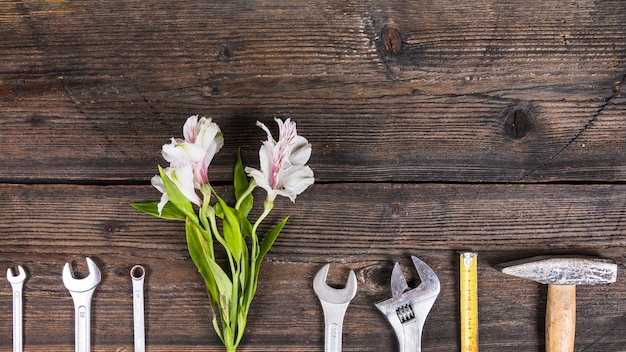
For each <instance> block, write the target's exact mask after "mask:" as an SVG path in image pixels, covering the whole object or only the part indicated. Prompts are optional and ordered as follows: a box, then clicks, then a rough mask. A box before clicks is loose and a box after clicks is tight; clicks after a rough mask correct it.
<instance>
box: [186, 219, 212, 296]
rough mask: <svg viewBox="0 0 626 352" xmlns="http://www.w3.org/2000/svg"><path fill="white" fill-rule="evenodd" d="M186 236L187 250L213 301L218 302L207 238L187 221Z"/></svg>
mask: <svg viewBox="0 0 626 352" xmlns="http://www.w3.org/2000/svg"><path fill="white" fill-rule="evenodd" d="M185 234H186V236H187V249H188V250H189V254H190V255H191V259H192V260H193V262H194V264H195V265H196V268H198V272H200V275H202V278H203V279H204V282H205V285H206V288H207V291H209V294H210V295H211V298H212V300H213V301H214V302H217V301H218V300H219V292H218V290H217V285H216V283H215V278H214V275H213V273H212V272H211V267H210V265H209V260H212V256H211V254H210V251H209V249H208V245H207V243H206V240H205V236H204V235H203V234H202V230H201V229H200V228H198V226H196V225H195V224H193V223H192V222H191V221H186V223H185Z"/></svg>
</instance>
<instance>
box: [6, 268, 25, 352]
mask: <svg viewBox="0 0 626 352" xmlns="http://www.w3.org/2000/svg"><path fill="white" fill-rule="evenodd" d="M17 271H18V274H17V276H13V271H12V270H11V268H9V269H7V280H9V282H10V283H11V291H13V352H22V349H23V347H24V345H23V344H24V341H23V338H22V326H23V324H24V320H23V317H22V288H23V287H24V280H26V272H25V271H24V268H22V267H21V266H18V267H17Z"/></svg>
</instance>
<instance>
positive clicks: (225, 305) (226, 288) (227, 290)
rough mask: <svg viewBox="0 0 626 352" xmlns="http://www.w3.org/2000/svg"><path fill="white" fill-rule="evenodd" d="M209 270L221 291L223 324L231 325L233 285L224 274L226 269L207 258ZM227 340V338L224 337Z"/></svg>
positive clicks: (220, 306) (220, 305)
mask: <svg viewBox="0 0 626 352" xmlns="http://www.w3.org/2000/svg"><path fill="white" fill-rule="evenodd" d="M207 263H208V265H209V269H210V270H211V273H212V274H213V278H214V279H215V284H216V285H217V290H218V291H219V301H218V302H219V303H218V308H219V310H220V312H221V314H222V318H223V321H222V324H223V325H228V324H229V323H230V312H229V308H230V305H231V302H232V292H233V283H232V282H231V281H230V279H229V278H228V275H226V273H225V272H224V269H222V267H220V266H219V264H217V263H216V262H215V261H214V260H212V259H208V258H207ZM224 337H225V338H226V336H224Z"/></svg>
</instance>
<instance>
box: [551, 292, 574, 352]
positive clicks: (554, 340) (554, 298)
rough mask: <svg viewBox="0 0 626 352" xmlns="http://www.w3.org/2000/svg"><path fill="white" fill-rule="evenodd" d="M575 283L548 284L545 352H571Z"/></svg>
mask: <svg viewBox="0 0 626 352" xmlns="http://www.w3.org/2000/svg"><path fill="white" fill-rule="evenodd" d="M575 331H576V285H548V303H547V307H546V352H573V351H574V335H575Z"/></svg>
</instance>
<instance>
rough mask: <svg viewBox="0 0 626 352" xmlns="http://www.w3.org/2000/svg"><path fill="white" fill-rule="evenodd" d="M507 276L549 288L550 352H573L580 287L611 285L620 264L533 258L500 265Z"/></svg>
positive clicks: (580, 258) (589, 260)
mask: <svg viewBox="0 0 626 352" xmlns="http://www.w3.org/2000/svg"><path fill="white" fill-rule="evenodd" d="M500 268H501V270H502V272H503V273H505V274H509V275H513V276H517V277H522V278H526V279H531V280H534V281H537V282H539V283H542V284H548V302H547V307H546V352H573V351H574V334H575V331H576V285H597V284H610V283H613V282H615V280H616V279H617V264H615V263H613V262H611V261H610V260H604V259H591V258H585V257H547V256H543V257H533V258H529V259H522V260H518V261H513V262H508V263H504V264H501V265H500Z"/></svg>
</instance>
